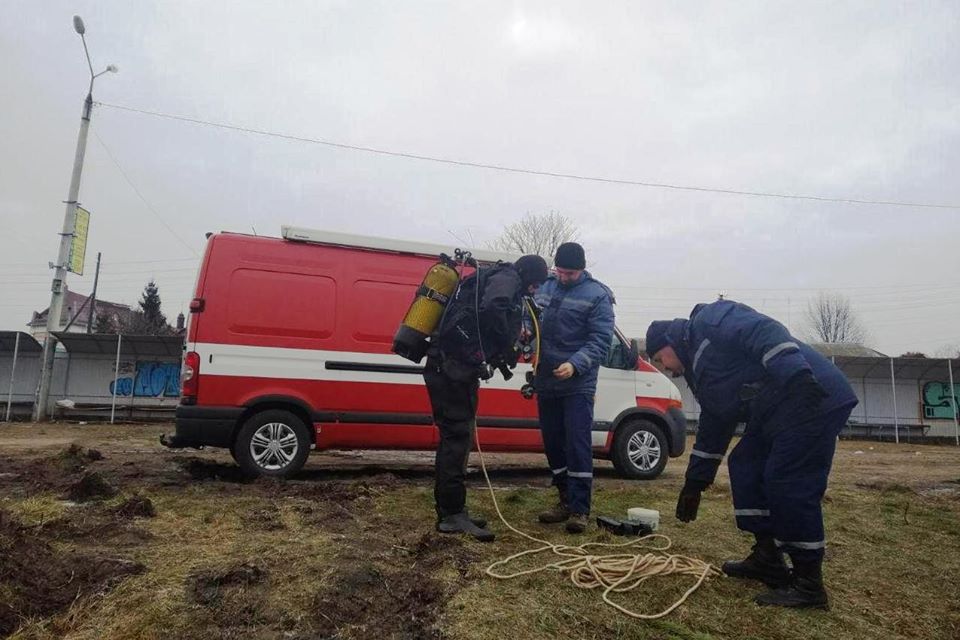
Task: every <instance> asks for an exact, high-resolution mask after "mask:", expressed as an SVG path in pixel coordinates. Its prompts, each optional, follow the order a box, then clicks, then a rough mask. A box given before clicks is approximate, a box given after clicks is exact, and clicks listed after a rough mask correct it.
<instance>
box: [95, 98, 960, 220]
mask: <svg viewBox="0 0 960 640" xmlns="http://www.w3.org/2000/svg"><path fill="white" fill-rule="evenodd" d="M96 104H97V105H98V106H102V107H107V108H110V109H119V110H121V111H130V112H133V113H140V114H143V115H148V116H154V117H157V118H167V119H169V120H179V121H181V122H189V123H192V124H198V125H204V126H208V127H217V128H219V129H229V130H231V131H240V132H243V133H253V134H256V135H260V136H268V137H271V138H281V139H283V140H293V141H296V142H308V143H311V144H319V145H324V146H327V147H333V148H336V149H345V150H349V151H360V152H363V153H373V154H377V155H383V156H391V157H395V158H407V159H409V160H421V161H423V162H436V163H440V164H448V165H455V166H459V167H471V168H474V169H489V170H491V171H504V172H508V173H522V174H528V175H534V176H545V177H549V178H563V179H567V180H581V181H586V182H602V183H606V184H622V185H630V186H636V187H649V188H654V189H672V190H675V191H699V192H706V193H722V194H727V195H737V196H755V197H761V198H781V199H786V200H814V201H818V202H839V203H845V204H860V205H884V206H891V207H923V208H930V209H960V204H938V203H929V202H899V201H893V200H867V199H859V198H831V197H827V196H816V195H802V194H796V193H775V192H772V191H747V190H741V189H720V188H715V187H698V186H692V185H681V184H671V183H667V182H650V181H644V180H623V179H619V178H606V177H602V176H586V175H579V174H574V173H561V172H557V171H541V170H537V169H525V168H520V167H510V166H507V165H502V164H488V163H484V162H472V161H469V160H456V159H452V158H439V157H436V156H425V155H422V154H418V153H408V152H405V151H391V150H389V149H380V148H377V147H365V146H360V145H353V144H346V143H342V142H333V141H331V140H323V139H320V138H308V137H305V136H295V135H291V134H286V133H279V132H276V131H267V130H265V129H254V128H251V127H240V126H236V125H231V124H226V123H223V122H212V121H210V120H201V119H199V118H190V117H187V116H180V115H174V114H170V113H161V112H159V111H148V110H146V109H137V108H135V107H127V106H123V105H118V104H110V103H107V102H97V103H96Z"/></svg>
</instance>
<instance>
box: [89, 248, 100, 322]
mask: <svg viewBox="0 0 960 640" xmlns="http://www.w3.org/2000/svg"><path fill="white" fill-rule="evenodd" d="M99 280H100V252H99V251H97V270H96V271H94V273H93V293H91V294H90V311H89V312H88V313H87V333H93V308H94V307H96V306H97V282H98V281H99Z"/></svg>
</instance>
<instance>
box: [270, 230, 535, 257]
mask: <svg viewBox="0 0 960 640" xmlns="http://www.w3.org/2000/svg"><path fill="white" fill-rule="evenodd" d="M280 230H281V235H282V236H283V239H284V240H290V241H293V242H311V243H314V244H331V245H337V246H343V247H362V248H364V249H380V250H381V251H395V252H397V253H413V254H417V255H424V256H439V255H440V254H441V253H446V254H448V255H453V249H454V247H452V246H447V245H442V244H433V243H429V242H412V241H410V240H396V239H393V238H380V237H377V236H361V235H354V234H351V233H338V232H336V231H324V230H321V229H306V228H303V227H292V226H289V225H283V226H281V227H280ZM460 248H461V249H464V250H466V251H470V253H471V254H472V255H473V257H474V258H476V259H477V260H479V261H481V262H496V261H498V260H503V261H504V262H514V261H516V259H517V258H519V257H520V254H513V253H506V252H503V251H490V250H488V249H470V248H467V247H460Z"/></svg>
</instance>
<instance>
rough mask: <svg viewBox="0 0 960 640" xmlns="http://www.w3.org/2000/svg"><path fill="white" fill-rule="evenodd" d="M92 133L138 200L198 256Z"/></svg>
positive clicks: (98, 137)
mask: <svg viewBox="0 0 960 640" xmlns="http://www.w3.org/2000/svg"><path fill="white" fill-rule="evenodd" d="M93 135H94V136H95V137H96V138H97V141H98V142H99V143H100V146H101V147H103V150H104V151H106V152H107V156H108V157H109V158H110V160H111V161H112V162H113V164H114V166H116V167H117V170H118V171H119V172H120V175H122V176H123V179H124V180H126V182H127V184H128V185H130V188H131V189H133V191H134V193H136V194H137V197H138V198H140V201H141V202H143V204H144V206H145V207H146V208H147V209H148V210H149V211H150V213H152V214H153V215H154V217H155V218H156V219H157V220H158V221H159V222H160V224H162V225H163V226H164V228H165V229H166V230H167V231H169V232H170V235H172V236H173V237H174V238H176V239H177V240H178V241H179V242H180V244H182V245H183V246H184V247H186V248H187V250H188V251H190V253H192V254H193V255H194V256H196V257H197V258H199V257H200V254H199V253H198V252H197V250H196V249H194V248H193V247H192V246H190V245H189V244H188V243H187V241H186V240H184V239H183V238H181V237H180V235H179V234H178V233H177V232H176V231H174V230H173V227H171V226H170V225H169V224H167V221H166V220H164V219H163V216H161V215H160V214H159V213H158V212H157V210H156V209H154V208H153V205H151V204H150V203H149V202H147V199H146V198H145V197H143V194H142V193H140V189H137V186H136V185H135V184H133V181H132V180H131V179H130V176H128V175H127V172H126V171H124V170H123V167H121V166H120V163H119V162H118V161H117V158H116V156H114V155H113V152H112V151H110V147H108V146H107V143H106V142H104V141H103V138H101V137H100V136H99V135H98V134H97V132H96V131H94V132H93Z"/></svg>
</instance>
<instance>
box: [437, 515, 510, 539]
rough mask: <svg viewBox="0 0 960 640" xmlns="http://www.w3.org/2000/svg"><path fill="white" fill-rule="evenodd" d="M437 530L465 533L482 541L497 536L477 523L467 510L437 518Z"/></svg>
mask: <svg viewBox="0 0 960 640" xmlns="http://www.w3.org/2000/svg"><path fill="white" fill-rule="evenodd" d="M437 531H439V532H440V533H465V534H467V535H471V536H473V537H474V538H476V539H477V540H479V541H480V542H493V540H494V538H496V536H495V535H493V532H492V531H490V530H489V529H486V528H484V527H478V526H477V525H475V524H474V523H473V522H472V521H471V520H470V516H468V515H467V513H466V512H465V511H461V512H460V513H455V514H453V515H452V516H444V517H442V518H440V519H439V520H437Z"/></svg>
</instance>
